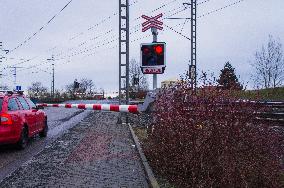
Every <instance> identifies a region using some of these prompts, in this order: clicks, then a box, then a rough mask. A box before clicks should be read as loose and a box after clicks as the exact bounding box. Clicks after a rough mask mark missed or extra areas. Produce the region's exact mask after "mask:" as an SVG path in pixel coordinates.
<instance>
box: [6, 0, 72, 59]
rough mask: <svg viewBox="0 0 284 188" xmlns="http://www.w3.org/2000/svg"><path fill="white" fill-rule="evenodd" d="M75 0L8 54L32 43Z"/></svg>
mask: <svg viewBox="0 0 284 188" xmlns="http://www.w3.org/2000/svg"><path fill="white" fill-rule="evenodd" d="M72 1H73V0H70V1H69V2H68V3H67V4H66V5H65V6H64V7H63V8H62V9H61V10H60V11H59V12H58V13H57V14H55V15H54V16H53V17H52V18H51V19H50V20H48V22H47V23H46V24H44V25H43V26H42V27H41V28H40V29H38V30H37V31H36V32H35V33H33V34H32V35H30V36H29V37H28V38H27V39H26V40H24V42H22V43H20V44H19V45H18V46H16V47H15V48H13V49H12V50H10V51H9V52H8V53H7V54H9V53H11V52H14V51H15V50H17V49H19V48H20V47H22V46H23V45H25V44H26V43H27V42H28V41H30V40H31V39H33V38H34V37H35V36H36V35H38V34H39V33H40V32H41V31H42V30H43V29H44V28H46V27H47V26H48V25H49V24H50V23H51V22H52V21H53V20H54V19H55V18H56V17H57V16H58V15H60V13H61V12H62V11H63V10H64V9H66V8H67V7H68V5H69V4H70V3H71V2H72Z"/></svg>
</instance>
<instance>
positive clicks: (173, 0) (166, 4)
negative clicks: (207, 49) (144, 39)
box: [15, 0, 180, 65]
mask: <svg viewBox="0 0 284 188" xmlns="http://www.w3.org/2000/svg"><path fill="white" fill-rule="evenodd" d="M71 1H72V0H71ZM71 1H69V2H68V4H67V5H65V7H63V8H62V10H61V11H63V10H64V9H65V8H66V7H67V6H68V5H69V4H70V3H71ZM176 1H178V0H172V1H170V2H167V3H164V4H162V5H161V6H159V7H158V8H155V9H153V10H151V11H150V13H153V12H155V11H157V10H160V9H162V8H164V7H166V6H168V5H170V4H172V3H174V2H176ZM136 3H138V0H136V1H134V2H133V3H132V4H130V6H132V5H134V4H136ZM179 8H180V7H179ZM177 9H178V8H177ZM174 10H176V9H174ZM174 10H172V11H174ZM117 14H118V13H117V12H116V13H113V15H112V16H115V15H117ZM112 16H108V17H106V18H104V19H103V20H101V21H100V22H98V23H97V24H96V25H94V26H92V27H89V28H88V30H93V29H94V28H95V27H98V26H99V25H101V24H103V23H105V22H106V21H107V20H108V19H110V18H111V17H112ZM55 17H56V16H54V17H53V18H52V19H51V20H53V19H54V18H55ZM138 19H140V17H137V18H135V19H134V21H136V20H138ZM51 20H50V21H51ZM138 26H140V24H137V25H136V27H138ZM113 31H114V29H111V30H109V31H107V33H105V34H102V35H100V36H99V37H93V38H92V39H90V41H92V40H95V39H98V38H100V37H102V36H105V35H106V34H108V33H111V32H113ZM81 33H84V32H81ZM112 37H114V36H112ZM86 43H87V41H84V42H82V43H81V44H79V47H80V46H83V45H85V44H86ZM56 48H58V45H57V46H54V47H52V48H49V49H48V50H46V51H47V52H50V51H52V50H54V49H56ZM74 48H75V47H73V48H71V49H74ZM68 51H70V50H68ZM66 53H68V52H66ZM62 54H63V52H60V53H59V54H56V55H55V56H59V55H62ZM37 58H39V56H37V57H35V58H32V59H29V60H28V61H23V62H20V63H17V64H15V65H20V64H24V63H26V62H31V61H34V60H35V59H37Z"/></svg>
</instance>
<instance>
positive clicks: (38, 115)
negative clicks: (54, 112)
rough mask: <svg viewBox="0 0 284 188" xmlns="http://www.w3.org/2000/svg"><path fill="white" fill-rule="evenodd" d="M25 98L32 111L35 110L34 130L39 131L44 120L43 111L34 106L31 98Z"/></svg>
mask: <svg viewBox="0 0 284 188" xmlns="http://www.w3.org/2000/svg"><path fill="white" fill-rule="evenodd" d="M25 99H26V101H27V102H28V104H29V106H30V108H31V109H32V111H33V112H35V121H36V122H35V129H36V132H39V131H41V130H42V129H43V127H44V120H45V117H44V113H43V111H41V110H38V109H37V108H36V105H35V103H33V101H31V99H29V98H25Z"/></svg>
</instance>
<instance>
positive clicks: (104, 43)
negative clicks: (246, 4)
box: [28, 0, 209, 69]
mask: <svg viewBox="0 0 284 188" xmlns="http://www.w3.org/2000/svg"><path fill="white" fill-rule="evenodd" d="M175 1H177V0H175ZM175 1H171V2H175ZM207 1H209V0H206V2H207ZM168 4H169V3H168ZM161 7H162V6H161ZM180 8H182V10H179V9H180ZM185 9H186V8H184V7H183V6H180V7H178V8H175V9H173V10H170V11H167V12H169V13H171V12H173V11H175V10H178V11H177V12H175V13H173V14H171V15H175V14H178V13H180V12H181V11H184V10H185ZM155 10H158V9H155ZM139 18H140V17H139ZM138 26H140V27H141V24H138ZM135 27H136V26H134V27H132V28H135ZM138 31H140V28H139V29H137V30H135V31H133V32H131V34H133V33H137V32H138ZM115 36H116V35H114V36H113V37H110V38H113V39H112V40H110V41H108V38H106V39H104V40H103V41H101V42H100V44H99V45H96V46H94V47H92V48H89V49H88V48H85V49H84V50H81V51H79V52H76V53H72V54H71V55H69V56H64V57H63V58H60V59H66V58H71V57H74V56H78V55H81V54H84V53H87V52H89V51H92V50H95V49H98V48H100V47H103V46H105V45H108V44H110V43H112V42H115V41H117V40H118V37H117V38H115ZM144 37H145V36H143V37H140V38H139V39H142V38H144ZM185 37H186V36H185ZM134 41H137V39H136V40H134ZM91 46H93V45H91ZM91 46H89V47H91ZM96 53H97V52H94V53H91V54H88V55H87V56H90V55H94V54H96ZM46 63H47V62H45V63H42V64H46ZM42 64H39V65H35V66H30V67H28V69H31V68H34V67H37V66H40V65H42ZM64 64H65V63H64Z"/></svg>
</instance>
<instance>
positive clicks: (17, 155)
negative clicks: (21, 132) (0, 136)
mask: <svg viewBox="0 0 284 188" xmlns="http://www.w3.org/2000/svg"><path fill="white" fill-rule="evenodd" d="M44 111H45V112H46V113H47V117H48V126H49V132H48V136H47V137H46V138H40V137H39V136H35V137H34V138H32V139H31V140H30V142H29V145H28V147H27V148H26V149H25V150H18V149H16V148H15V147H14V146H0V182H1V181H2V180H3V179H4V178H5V177H6V176H7V175H9V174H10V173H12V172H13V171H15V170H16V169H17V168H19V167H20V166H21V165H22V164H23V163H24V162H26V161H27V160H29V159H30V158H31V157H33V156H34V155H35V154H37V153H38V152H40V151H42V150H43V149H44V147H45V146H46V145H48V144H49V143H51V142H52V141H53V140H55V139H56V138H57V137H59V136H60V135H62V134H63V133H64V132H65V131H67V130H68V129H70V128H71V127H73V126H75V125H76V124H78V123H79V122H80V121H81V120H82V119H84V118H85V117H87V115H88V114H89V113H90V111H83V110H78V109H68V110H66V109H65V110H63V109H62V108H46V109H45V110H44Z"/></svg>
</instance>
